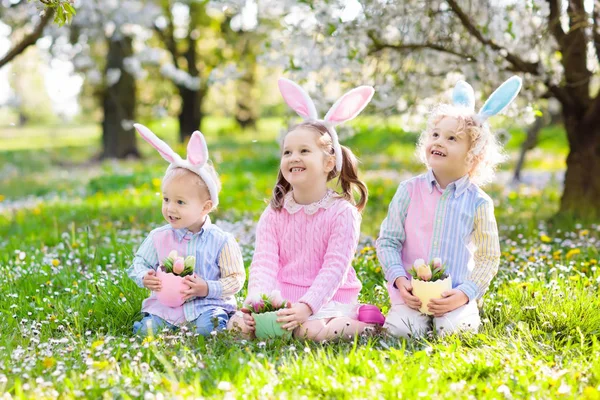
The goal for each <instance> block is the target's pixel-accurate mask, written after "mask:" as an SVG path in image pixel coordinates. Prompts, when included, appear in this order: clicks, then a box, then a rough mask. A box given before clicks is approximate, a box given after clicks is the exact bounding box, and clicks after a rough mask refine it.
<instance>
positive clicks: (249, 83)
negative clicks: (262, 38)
mask: <svg viewBox="0 0 600 400" xmlns="http://www.w3.org/2000/svg"><path fill="white" fill-rule="evenodd" d="M249 58H250V60H248V63H247V65H246V71H245V72H244V75H243V76H242V78H241V79H240V80H239V81H238V82H237V88H236V91H237V94H236V110H235V120H236V121H237V123H238V125H239V126H240V127H241V128H242V129H246V128H256V119H257V114H258V112H257V108H258V107H257V101H256V99H255V98H254V86H255V84H256V57H249Z"/></svg>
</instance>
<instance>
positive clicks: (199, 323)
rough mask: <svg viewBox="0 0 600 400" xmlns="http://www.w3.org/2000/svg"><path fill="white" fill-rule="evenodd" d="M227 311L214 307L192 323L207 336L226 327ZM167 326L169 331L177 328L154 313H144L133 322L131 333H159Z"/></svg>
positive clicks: (198, 331) (199, 331)
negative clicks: (142, 316)
mask: <svg viewBox="0 0 600 400" xmlns="http://www.w3.org/2000/svg"><path fill="white" fill-rule="evenodd" d="M229 317H230V315H229V313H227V311H225V310H224V309H222V308H219V307H215V308H211V309H208V310H206V311H204V312H203V313H202V314H200V315H199V316H198V318H196V319H195V320H194V321H192V323H193V324H194V325H195V326H196V332H197V333H199V334H200V335H202V336H208V335H210V333H211V332H212V331H220V330H223V329H225V328H227V322H228V321H229ZM165 328H168V329H169V330H171V331H175V330H177V329H179V327H178V326H177V325H173V324H171V323H169V322H167V321H165V320H164V319H162V318H160V317H157V316H156V315H152V314H148V313H145V314H144V318H142V320H141V321H136V322H134V323H133V333H134V334H135V335H138V336H142V337H146V336H148V335H149V334H150V331H151V332H152V334H153V335H156V334H159V333H161V332H162V331H163V329H165Z"/></svg>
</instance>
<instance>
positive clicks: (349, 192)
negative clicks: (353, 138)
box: [332, 146, 369, 212]
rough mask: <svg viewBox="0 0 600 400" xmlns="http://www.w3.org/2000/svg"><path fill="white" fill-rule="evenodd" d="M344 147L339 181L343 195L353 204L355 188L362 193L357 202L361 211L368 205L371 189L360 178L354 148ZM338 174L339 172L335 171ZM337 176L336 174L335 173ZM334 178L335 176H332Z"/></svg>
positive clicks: (357, 206)
mask: <svg viewBox="0 0 600 400" xmlns="http://www.w3.org/2000/svg"><path fill="white" fill-rule="evenodd" d="M341 147H342V173H341V174H340V176H339V178H338V183H339V185H340V186H341V187H342V193H341V195H342V197H343V198H344V199H346V200H348V201H349V202H351V203H352V204H355V201H354V195H353V190H356V191H357V192H359V193H360V199H359V200H358V203H356V204H355V205H356V208H357V209H358V211H359V212H362V210H363V209H364V208H365V206H366V205H367V200H368V198H369V191H368V189H367V186H366V185H365V184H364V182H363V181H361V180H360V179H358V166H357V164H358V160H357V158H356V156H355V155H354V153H352V150H350V149H349V148H347V147H346V146H341ZM333 173H334V174H337V172H336V171H335V172H333ZM334 176H335V175H334ZM332 178H333V177H332Z"/></svg>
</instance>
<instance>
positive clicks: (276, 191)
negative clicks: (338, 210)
mask: <svg viewBox="0 0 600 400" xmlns="http://www.w3.org/2000/svg"><path fill="white" fill-rule="evenodd" d="M301 128H307V129H309V130H312V131H314V132H316V133H318V134H320V136H319V138H318V141H317V143H318V145H319V147H321V149H323V151H324V152H325V154H327V155H330V156H334V157H335V152H334V150H333V142H332V140H331V135H330V134H329V131H328V130H327V127H326V126H325V125H323V124H321V123H319V122H302V123H300V124H298V125H296V126H294V127H293V128H292V129H290V130H289V131H288V133H290V132H292V131H294V130H296V129H301ZM284 138H285V137H284ZM282 143H283V142H282ZM341 148H342V173H341V174H340V173H339V171H337V169H336V168H335V167H334V168H333V170H331V172H329V175H327V182H329V181H330V180H332V179H333V178H335V177H336V176H338V175H339V178H338V184H339V185H340V186H341V187H342V193H341V194H340V196H341V197H342V198H344V199H346V200H347V201H349V202H350V203H352V204H354V205H355V206H356V208H357V209H358V211H362V210H363V209H364V208H365V205H366V204H367V200H368V197H369V192H368V190H367V186H366V185H365V184H364V182H362V181H361V180H360V179H358V159H357V158H356V156H355V155H354V153H352V150H350V149H349V148H347V147H345V146H341ZM290 190H292V185H291V184H290V183H289V182H288V181H286V180H285V178H284V177H283V173H282V172H281V168H280V169H279V173H278V174H277V182H276V183H275V187H274V188H273V196H272V198H271V207H273V208H274V209H275V210H281V208H282V207H283V201H284V198H285V195H286V194H287V193H288V192H289V191H290ZM354 190H356V191H358V192H359V194H360V198H359V200H358V203H356V202H355V201H354V196H353V191H354Z"/></svg>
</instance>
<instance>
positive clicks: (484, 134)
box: [416, 104, 507, 186]
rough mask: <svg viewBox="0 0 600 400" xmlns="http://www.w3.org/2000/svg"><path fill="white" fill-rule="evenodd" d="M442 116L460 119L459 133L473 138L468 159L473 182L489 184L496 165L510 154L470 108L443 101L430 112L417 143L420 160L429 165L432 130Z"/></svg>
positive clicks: (470, 176) (479, 184)
mask: <svg viewBox="0 0 600 400" xmlns="http://www.w3.org/2000/svg"><path fill="white" fill-rule="evenodd" d="M443 118H454V119H456V121H457V122H458V128H457V130H456V133H457V134H458V135H460V134H463V133H464V134H467V135H469V138H470V139H471V146H470V148H469V151H468V152H467V160H466V161H467V162H468V163H471V167H470V169H469V172H468V174H469V179H470V180H471V182H473V183H474V184H475V185H477V186H483V185H485V184H487V183H490V182H491V181H492V180H493V179H494V176H495V172H496V167H497V166H498V164H500V163H502V162H503V161H505V160H506V158H507V157H506V155H505V154H504V152H503V150H502V146H501V145H500V143H499V142H498V140H497V138H496V137H495V135H493V134H492V133H491V131H490V127H489V125H488V124H487V123H486V122H484V123H483V124H482V123H480V122H479V121H478V120H477V119H476V118H475V114H473V112H472V111H470V110H468V109H467V108H464V107H457V106H453V105H449V104H440V105H438V106H437V107H435V108H434V109H433V110H432V111H431V113H430V114H429V118H428V119H427V127H426V128H425V130H424V131H423V132H422V133H421V135H420V137H419V141H418V143H417V149H416V154H417V156H418V157H419V159H420V160H421V161H422V162H423V164H425V165H426V166H427V168H430V166H429V164H428V163H427V154H426V151H425V146H426V144H427V139H428V138H429V135H430V134H431V131H432V130H433V128H434V127H435V126H436V125H437V124H438V123H439V122H440V121H441V120H442V119H443Z"/></svg>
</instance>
